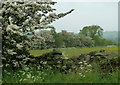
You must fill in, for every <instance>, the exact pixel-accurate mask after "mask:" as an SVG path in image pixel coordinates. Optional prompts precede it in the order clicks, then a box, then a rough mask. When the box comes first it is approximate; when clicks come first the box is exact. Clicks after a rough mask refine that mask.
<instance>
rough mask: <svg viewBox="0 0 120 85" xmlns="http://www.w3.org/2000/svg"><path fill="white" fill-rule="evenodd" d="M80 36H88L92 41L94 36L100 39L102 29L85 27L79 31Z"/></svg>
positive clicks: (94, 26) (95, 26)
mask: <svg viewBox="0 0 120 85" xmlns="http://www.w3.org/2000/svg"><path fill="white" fill-rule="evenodd" d="M80 34H82V35H85V36H89V37H91V38H93V39H94V37H95V36H99V37H102V35H103V29H102V28H101V27H100V26H97V25H92V26H86V27H84V28H83V29H82V30H80Z"/></svg>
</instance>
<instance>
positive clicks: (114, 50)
mask: <svg viewBox="0 0 120 85" xmlns="http://www.w3.org/2000/svg"><path fill="white" fill-rule="evenodd" d="M101 49H103V50H106V51H107V52H110V53H111V55H114V54H115V55H117V54H118V47H93V48H61V49H59V50H60V51H61V52H62V53H63V57H68V58H71V57H74V56H79V55H80V54H84V53H88V52H91V51H99V50H101ZM52 50H53V49H46V50H31V51H30V54H31V55H33V56H35V57H37V56H41V55H42V54H45V53H47V52H51V51H52Z"/></svg>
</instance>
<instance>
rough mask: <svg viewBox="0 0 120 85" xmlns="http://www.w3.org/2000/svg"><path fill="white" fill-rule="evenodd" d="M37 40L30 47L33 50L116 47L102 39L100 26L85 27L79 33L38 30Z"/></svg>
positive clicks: (111, 42)
mask: <svg viewBox="0 0 120 85" xmlns="http://www.w3.org/2000/svg"><path fill="white" fill-rule="evenodd" d="M36 36H37V37H38V39H35V40H34V41H33V42H32V43H31V46H34V47H32V48H34V49H49V48H69V47H76V48H80V47H94V46H107V45H116V43H114V42H113V41H110V40H107V39H104V38H103V37H102V36H103V29H102V28H101V27H100V26H97V25H92V26H85V27H83V29H82V30H80V31H79V33H74V32H68V31H67V30H62V31H61V32H56V29H51V30H39V31H37V32H36Z"/></svg>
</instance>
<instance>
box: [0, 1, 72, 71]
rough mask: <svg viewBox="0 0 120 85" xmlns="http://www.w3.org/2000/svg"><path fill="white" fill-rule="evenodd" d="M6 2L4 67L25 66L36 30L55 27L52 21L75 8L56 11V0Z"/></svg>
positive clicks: (3, 9)
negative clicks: (62, 11) (58, 12)
mask: <svg viewBox="0 0 120 85" xmlns="http://www.w3.org/2000/svg"><path fill="white" fill-rule="evenodd" d="M0 3H1V4H2V8H1V12H2V21H3V22H2V31H3V32H2V33H3V37H2V38H3V41H2V43H3V46H2V47H3V51H2V52H3V64H4V67H7V68H8V67H10V68H11V67H12V68H11V69H13V68H16V67H22V66H25V65H24V64H25V63H26V62H25V61H26V58H27V56H29V49H30V42H31V41H32V39H33V38H29V36H30V35H31V36H32V37H34V38H35V30H37V29H45V28H54V27H53V26H51V25H50V24H51V23H52V22H53V21H55V20H56V19H59V18H62V17H64V16H65V15H67V14H69V13H71V12H72V11H73V9H72V10H70V11H69V12H66V13H60V14H56V13H54V11H55V10H56V9H54V8H52V5H54V4H55V2H52V1H48V2H30V1H25V0H24V2H21V1H18V0H17V1H15V0H14V1H6V2H0Z"/></svg>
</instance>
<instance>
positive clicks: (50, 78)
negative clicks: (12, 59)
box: [3, 70, 118, 83]
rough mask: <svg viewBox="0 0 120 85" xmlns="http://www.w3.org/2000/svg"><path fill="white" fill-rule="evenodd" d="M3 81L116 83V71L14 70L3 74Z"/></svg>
mask: <svg viewBox="0 0 120 85" xmlns="http://www.w3.org/2000/svg"><path fill="white" fill-rule="evenodd" d="M54 72H55V73H54ZM3 83H118V72H114V73H111V74H107V75H101V74H100V73H99V72H98V71H91V72H88V73H86V74H85V75H84V76H81V75H79V74H78V73H68V74H64V73H60V72H58V71H53V70H49V71H48V70H46V71H43V72H41V71H25V72H24V71H16V72H13V73H7V74H4V75H3Z"/></svg>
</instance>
